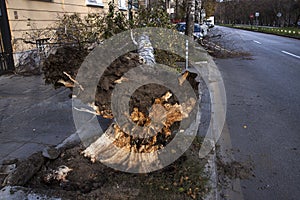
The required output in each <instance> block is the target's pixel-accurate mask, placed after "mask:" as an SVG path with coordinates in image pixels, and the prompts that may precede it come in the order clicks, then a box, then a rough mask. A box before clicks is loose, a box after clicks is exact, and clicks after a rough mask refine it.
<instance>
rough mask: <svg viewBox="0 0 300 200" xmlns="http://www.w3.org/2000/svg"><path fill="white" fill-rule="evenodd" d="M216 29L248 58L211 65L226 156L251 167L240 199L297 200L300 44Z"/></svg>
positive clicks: (299, 193)
mask: <svg viewBox="0 0 300 200" xmlns="http://www.w3.org/2000/svg"><path fill="white" fill-rule="evenodd" d="M215 29H217V30H219V31H220V33H221V34H225V35H226V39H227V40H228V41H231V42H233V43H234V47H235V48H237V49H242V50H243V51H246V52H249V53H250V54H251V56H249V57H247V58H245V57H244V58H241V57H239V58H230V59H216V60H215V62H216V64H217V66H218V67H219V69H220V71H221V73H222V76H223V80H224V84H225V89H226V95H227V117H226V124H225V127H226V130H228V133H229V136H230V142H231V146H232V147H231V149H228V151H231V152H232V154H233V156H234V158H235V159H236V160H237V161H239V162H246V161H251V162H252V163H253V168H254V169H253V173H254V176H253V177H252V178H250V179H243V180H241V181H240V188H241V191H242V196H243V198H244V199H251V200H252V199H256V200H260V199H270V200H271V199H272V200H273V199H290V200H292V199H294V200H296V199H299V196H300V167H299V166H300V154H299V149H300V136H299V134H300V126H299V122H300V40H296V39H291V38H285V37H280V36H275V35H269V34H262V33H257V32H250V31H244V30H238V29H231V28H225V27H219V26H216V27H215ZM224 130H225V129H224ZM226 142H228V141H225V143H226ZM221 145H222V142H221ZM228 199H234V198H230V197H229V198H228Z"/></svg>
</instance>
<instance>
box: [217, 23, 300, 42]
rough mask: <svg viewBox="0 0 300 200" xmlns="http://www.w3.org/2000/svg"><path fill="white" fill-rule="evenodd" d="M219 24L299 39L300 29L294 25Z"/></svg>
mask: <svg viewBox="0 0 300 200" xmlns="http://www.w3.org/2000/svg"><path fill="white" fill-rule="evenodd" d="M220 25H221V26H226V27H231V28H238V29H243V30H249V31H257V32H261V33H269V34H274V35H280V36H287V37H293V38H296V39H300V29H299V28H295V27H263V26H250V25H232V24H220Z"/></svg>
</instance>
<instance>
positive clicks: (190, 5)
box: [185, 0, 195, 37]
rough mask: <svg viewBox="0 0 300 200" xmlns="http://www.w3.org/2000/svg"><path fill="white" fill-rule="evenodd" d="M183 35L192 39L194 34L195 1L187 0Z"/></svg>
mask: <svg viewBox="0 0 300 200" xmlns="http://www.w3.org/2000/svg"><path fill="white" fill-rule="evenodd" d="M186 10H187V12H186V28H185V35H187V36H190V37H192V36H193V32H194V18H195V0H187V9H186Z"/></svg>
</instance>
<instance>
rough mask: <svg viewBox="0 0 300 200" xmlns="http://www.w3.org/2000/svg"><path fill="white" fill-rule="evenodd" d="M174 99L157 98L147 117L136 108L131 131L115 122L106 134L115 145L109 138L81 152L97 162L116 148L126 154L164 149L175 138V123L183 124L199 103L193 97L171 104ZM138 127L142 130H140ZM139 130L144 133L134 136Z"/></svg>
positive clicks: (132, 117)
mask: <svg viewBox="0 0 300 200" xmlns="http://www.w3.org/2000/svg"><path fill="white" fill-rule="evenodd" d="M171 96H172V93H171V92H167V93H166V94H165V95H163V96H162V97H160V98H156V99H155V101H154V103H153V105H152V107H151V108H150V110H149V114H148V116H146V114H144V113H142V112H140V111H139V109H138V108H137V107H134V108H133V112H132V113H131V115H130V116H128V117H129V119H130V120H131V121H132V122H133V123H134V124H135V126H133V127H132V129H131V130H129V131H130V132H127V131H124V130H128V126H127V125H126V124H125V125H124V126H122V127H120V126H119V125H118V124H116V123H113V124H111V126H110V127H109V128H108V129H107V130H106V132H105V134H104V135H105V136H104V137H106V136H108V138H110V139H111V141H113V142H109V140H107V137H106V139H105V138H104V137H101V138H99V139H98V140H97V141H95V142H94V143H92V144H91V145H90V146H89V147H88V148H87V149H85V151H84V152H82V153H83V154H84V156H86V157H89V158H90V159H91V161H93V162H95V161H96V160H97V157H98V156H99V155H100V153H101V152H102V153H103V152H108V151H111V149H114V152H118V151H117V150H116V148H118V149H122V151H123V153H126V152H132V153H153V152H156V151H157V150H159V149H162V148H164V146H165V145H167V144H168V142H170V141H171V140H172V138H173V137H172V132H171V126H172V125H173V124H174V123H175V122H180V121H181V120H183V119H184V118H187V117H188V116H189V113H190V112H191V111H192V109H193V108H194V106H195V104H196V99H194V98H190V99H188V100H187V101H186V102H184V103H182V104H178V103H175V104H171V103H169V102H168V100H169V98H170V97H171ZM137 127H141V128H140V129H137ZM136 130H142V131H144V132H142V133H139V134H138V135H137V136H135V135H134V134H133V133H134V132H135V131H136ZM139 136H140V137H139ZM104 141H106V142H104ZM109 143H111V144H109ZM112 146H114V147H112ZM111 154H113V153H111ZM124 156H125V155H124Z"/></svg>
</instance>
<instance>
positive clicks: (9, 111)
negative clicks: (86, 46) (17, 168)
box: [0, 75, 75, 163]
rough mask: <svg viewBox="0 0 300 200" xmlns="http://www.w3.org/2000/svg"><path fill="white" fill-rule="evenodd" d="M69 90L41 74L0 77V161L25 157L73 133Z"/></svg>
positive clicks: (57, 142)
mask: <svg viewBox="0 0 300 200" xmlns="http://www.w3.org/2000/svg"><path fill="white" fill-rule="evenodd" d="M69 93H70V91H69V90H68V89H65V88H60V89H57V90H55V89H54V88H53V86H52V85H45V83H44V80H43V77H42V76H26V77H24V76H18V75H3V76H0V113H1V115H0V163H2V162H3V160H8V159H14V158H18V159H24V158H26V157H28V156H30V155H31V154H32V153H35V152H37V151H40V150H43V149H44V148H45V147H47V146H49V145H50V146H51V145H57V144H59V143H60V142H61V141H63V140H64V139H65V138H66V137H68V136H69V135H71V134H72V133H74V132H75V126H74V122H73V117H72V102H71V99H70V98H69V97H68V94H69Z"/></svg>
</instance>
